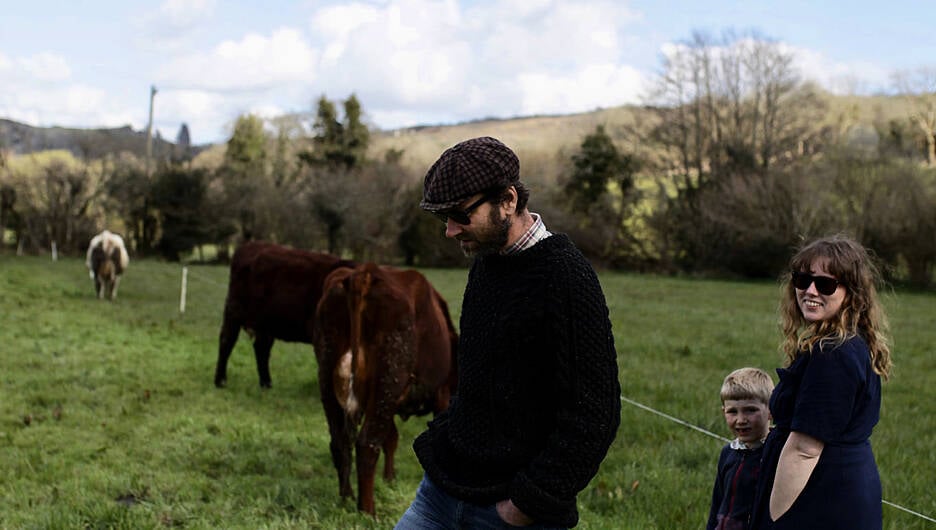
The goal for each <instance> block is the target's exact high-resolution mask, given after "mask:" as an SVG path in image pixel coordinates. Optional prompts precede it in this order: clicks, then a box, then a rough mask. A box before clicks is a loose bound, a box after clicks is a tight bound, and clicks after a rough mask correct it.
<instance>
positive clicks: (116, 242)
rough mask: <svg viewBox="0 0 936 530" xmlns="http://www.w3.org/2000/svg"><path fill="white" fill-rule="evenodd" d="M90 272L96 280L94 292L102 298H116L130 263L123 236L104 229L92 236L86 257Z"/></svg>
mask: <svg viewBox="0 0 936 530" xmlns="http://www.w3.org/2000/svg"><path fill="white" fill-rule="evenodd" d="M85 265H87V266H88V274H89V275H90V276H91V279H92V280H94V292H95V294H97V297H98V298H99V299H101V300H104V299H107V300H115V299H116V298H117V287H118V286H119V285H120V277H121V276H122V275H123V272H124V271H125V270H126V269H127V266H128V265H130V256H129V255H128V254H127V247H126V246H124V241H123V238H122V237H120V236H119V235H117V234H115V233H113V232H111V231H109V230H104V231H103V232H101V233H100V234H98V235H96V236H94V237H92V238H91V242H90V243H89V244H88V255H87V257H86V258H85Z"/></svg>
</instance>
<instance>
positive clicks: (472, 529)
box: [394, 475, 563, 530]
mask: <svg viewBox="0 0 936 530" xmlns="http://www.w3.org/2000/svg"><path fill="white" fill-rule="evenodd" d="M505 528H520V527H516V526H513V525H510V524H507V523H505V522H504V521H503V520H502V519H501V518H500V516H499V515H497V509H496V508H495V505H493V504H489V505H487V506H479V505H477V504H471V503H470V502H465V501H461V500H458V499H456V498H455V497H452V496H451V495H449V494H448V493H445V492H444V491H442V490H441V489H440V488H439V487H438V486H436V485H435V484H433V483H432V481H431V480H429V477H427V476H425V475H423V479H422V482H420V483H419V489H418V490H417V491H416V498H415V499H413V503H412V504H410V507H409V508H407V510H406V512H405V513H404V514H403V517H401V518H400V521H399V522H398V523H397V524H396V526H395V527H394V530H503V529H505ZM522 528H528V529H532V530H553V527H546V526H541V525H537V524H532V525H530V526H524V527H522ZM554 530H563V529H560V528H555V529H554Z"/></svg>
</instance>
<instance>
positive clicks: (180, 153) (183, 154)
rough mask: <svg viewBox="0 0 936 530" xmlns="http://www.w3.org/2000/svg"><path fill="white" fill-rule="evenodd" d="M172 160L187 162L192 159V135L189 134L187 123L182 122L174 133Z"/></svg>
mask: <svg viewBox="0 0 936 530" xmlns="http://www.w3.org/2000/svg"><path fill="white" fill-rule="evenodd" d="M172 152H173V154H172V161H173V162H175V163H187V162H191V161H192V137H191V135H189V128H188V124H185V123H183V124H182V126H181V127H179V134H178V135H176V144H175V146H174V147H173V148H172Z"/></svg>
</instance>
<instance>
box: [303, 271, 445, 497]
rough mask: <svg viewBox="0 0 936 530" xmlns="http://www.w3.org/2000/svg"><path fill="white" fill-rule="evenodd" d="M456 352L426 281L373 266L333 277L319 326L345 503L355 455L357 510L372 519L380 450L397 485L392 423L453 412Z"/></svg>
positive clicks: (322, 384) (324, 389) (441, 305)
mask: <svg viewBox="0 0 936 530" xmlns="http://www.w3.org/2000/svg"><path fill="white" fill-rule="evenodd" d="M457 344H458V336H457V334H456V333H455V327H454V326H453V325H452V319H451V317H450V316H449V312H448V305H447V304H446V303H445V300H444V299H443V298H442V296H441V295H440V294H439V293H438V292H436V290H435V289H434V288H433V287H432V285H431V284H430V283H429V281H428V280H426V278H425V277H423V275H422V274H420V273H419V272H416V271H413V270H405V271H404V270H397V269H392V268H389V267H378V266H377V265H375V264H373V263H365V264H362V265H359V266H358V267H357V268H355V269H353V270H352V269H340V270H336V271H335V272H333V273H331V274H330V275H329V276H328V278H326V280H325V285H324V287H323V294H322V299H321V301H320V302H319V304H318V311H317V313H316V326H315V356H316V358H317V359H318V366H319V388H320V390H321V397H322V405H323V407H324V408H325V416H326V417H327V419H328V430H329V433H330V434H331V444H330V448H331V454H332V461H333V462H334V464H335V468H336V469H337V471H338V489H339V493H340V495H341V496H342V497H352V496H353V495H354V494H353V492H352V491H351V479H350V475H351V453H352V444H354V445H356V446H357V477H358V496H359V497H358V509H360V510H362V511H364V512H367V513H370V514H373V513H374V474H375V469H376V467H377V459H378V456H379V453H380V448H381V447H382V448H383V450H384V478H385V479H386V480H392V479H393V476H394V469H393V455H394V452H395V451H396V447H397V442H398V438H399V433H398V432H397V428H396V425H395V424H394V415H396V414H399V415H400V416H401V417H402V418H403V419H404V420H405V419H406V418H408V417H409V416H410V415H423V414H427V413H429V412H433V413H438V412H441V411H442V410H444V409H445V408H446V407H448V403H449V397H450V396H451V394H452V393H453V392H454V391H455V386H456V384H457V378H456V374H455V371H456V369H455V367H456V362H455V357H456V348H457ZM362 420H363V425H361V430H360V433H357V434H356V431H357V427H358V425H359V424H361V422H362Z"/></svg>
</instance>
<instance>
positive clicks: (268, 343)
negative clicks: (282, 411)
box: [253, 331, 273, 388]
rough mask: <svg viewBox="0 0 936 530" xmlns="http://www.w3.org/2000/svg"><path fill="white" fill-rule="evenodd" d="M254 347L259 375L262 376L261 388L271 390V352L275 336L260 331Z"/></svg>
mask: <svg viewBox="0 0 936 530" xmlns="http://www.w3.org/2000/svg"><path fill="white" fill-rule="evenodd" d="M253 347H254V357H256V359H257V373H258V374H260V387H261V388H271V387H272V386H273V380H272V379H270V350H271V349H272V348H273V336H272V335H267V334H266V333H262V332H260V331H258V332H257V336H256V338H254V343H253Z"/></svg>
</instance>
